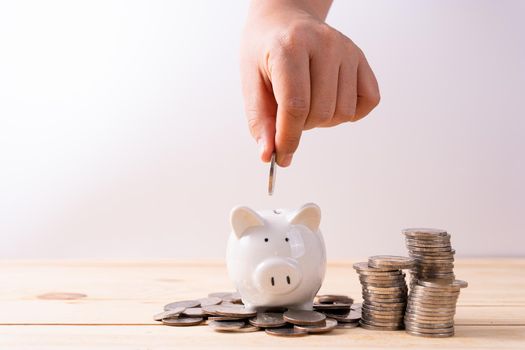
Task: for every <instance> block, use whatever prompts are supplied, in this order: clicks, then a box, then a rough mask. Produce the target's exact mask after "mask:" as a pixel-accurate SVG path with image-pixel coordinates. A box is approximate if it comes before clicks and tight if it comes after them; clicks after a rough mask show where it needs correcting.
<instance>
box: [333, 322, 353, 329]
mask: <svg viewBox="0 0 525 350" xmlns="http://www.w3.org/2000/svg"><path fill="white" fill-rule="evenodd" d="M356 327H359V322H338V323H337V326H336V327H335V328H337V329H349V328H356Z"/></svg>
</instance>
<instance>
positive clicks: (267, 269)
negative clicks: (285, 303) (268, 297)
mask: <svg viewBox="0 0 525 350" xmlns="http://www.w3.org/2000/svg"><path fill="white" fill-rule="evenodd" d="M253 278H254V282H255V285H256V286H257V287H258V289H259V290H260V291H261V292H263V293H269V294H286V293H290V292H291V291H293V290H294V289H295V288H297V286H299V284H300V283H301V280H302V278H303V274H302V272H301V269H300V267H299V265H298V264H297V263H296V262H295V261H293V260H292V259H283V258H269V259H266V260H264V261H262V262H261V263H260V264H259V265H258V266H257V268H256V269H255V273H254V275H253Z"/></svg>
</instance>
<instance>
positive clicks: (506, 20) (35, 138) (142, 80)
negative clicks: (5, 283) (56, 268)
mask: <svg viewBox="0 0 525 350" xmlns="http://www.w3.org/2000/svg"><path fill="white" fill-rule="evenodd" d="M246 10H247V2H245V1H229V2H228V1H221V2H218V1H211V0H210V1H1V2H0V170H1V171H0V235H1V237H2V244H0V256H1V257H4V258H91V257H103V258H155V257H160V258H196V259H209V258H213V259H215V258H219V259H220V258H222V257H223V256H224V252H225V245H226V238H227V236H228V232H229V223H228V214H229V210H230V208H231V207H232V206H234V205H235V204H245V205H249V206H251V207H254V208H266V207H271V208H276V207H295V206H299V205H301V204H303V203H305V202H308V201H313V202H316V203H318V204H319V205H320V206H321V208H322V210H323V215H324V216H323V220H322V228H323V232H324V235H325V240H326V244H327V250H328V257H329V258H330V259H342V258H349V257H353V256H366V255H370V254H379V253H404V252H405V249H404V246H403V245H404V242H403V239H402V236H401V234H400V230H401V228H403V227H407V226H436V227H440V228H446V229H448V230H450V232H451V233H452V235H453V236H452V240H453V245H454V246H455V248H456V250H457V251H458V255H460V256H479V255H505V256H518V255H520V256H523V255H525V238H524V237H525V235H524V228H525V210H524V208H525V206H524V201H525V185H524V179H525V156H524V150H525V120H524V119H525V118H524V113H523V105H522V101H523V92H524V86H525V63H524V62H525V39H524V35H523V33H525V25H524V21H523V18H524V16H525V6H524V2H522V1H495V0H494V1H450V0H449V1H441V0H439V1H438V0H433V1H387V0H385V1H365V0H361V1H354V0H353V1H343V0H339V1H337V0H336V2H335V4H334V6H333V7H332V10H331V13H330V15H329V18H328V22H329V23H330V24H331V25H333V26H334V27H336V28H338V29H339V30H341V31H342V32H343V33H345V34H346V35H348V36H349V37H351V38H352V39H353V40H354V41H355V42H356V43H357V44H358V45H359V46H360V47H361V48H362V49H363V50H364V51H365V53H366V54H367V57H368V59H369V61H370V64H371V65H372V67H373V69H374V70H375V72H376V74H377V77H378V80H379V83H380V88H381V92H382V101H381V104H380V106H379V107H378V108H377V110H376V111H374V112H373V113H372V115H371V116H369V117H368V118H366V119H365V120H363V121H361V122H358V123H355V124H348V125H343V126H340V127H337V128H334V129H323V130H314V131H309V132H307V133H306V134H305V135H304V137H303V140H302V143H301V146H300V149H299V151H298V153H297V154H296V156H295V158H294V164H293V165H292V167H291V168H289V169H279V173H278V179H277V187H276V194H275V196H274V197H272V198H269V197H268V196H267V195H266V192H265V190H266V181H267V171H268V169H267V166H266V165H264V164H262V163H260V162H259V160H258V157H257V149H256V146H255V143H254V142H253V141H252V140H251V138H250V136H249V133H248V131H247V126H246V123H245V120H244V117H243V112H242V100H241V94H240V86H239V73H238V47H239V42H238V41H239V35H240V30H241V28H242V25H243V21H244V17H245V14H246Z"/></svg>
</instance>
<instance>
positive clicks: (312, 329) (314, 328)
mask: <svg viewBox="0 0 525 350" xmlns="http://www.w3.org/2000/svg"><path fill="white" fill-rule="evenodd" d="M335 327H337V321H336V320H334V319H331V318H327V319H326V320H325V324H324V325H311V326H304V325H295V326H294V328H297V329H300V330H305V331H307V332H308V333H326V332H330V331H331V330H333V329H335Z"/></svg>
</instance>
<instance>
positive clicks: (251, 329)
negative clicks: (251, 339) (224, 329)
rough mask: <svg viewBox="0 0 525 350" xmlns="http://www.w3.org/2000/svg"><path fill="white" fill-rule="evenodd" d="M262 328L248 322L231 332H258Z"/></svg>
mask: <svg viewBox="0 0 525 350" xmlns="http://www.w3.org/2000/svg"><path fill="white" fill-rule="evenodd" d="M260 330H261V329H260V328H259V327H255V326H252V325H251V324H246V325H244V326H243V327H241V328H237V329H232V330H231V332H234V333H250V332H257V331H260Z"/></svg>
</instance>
